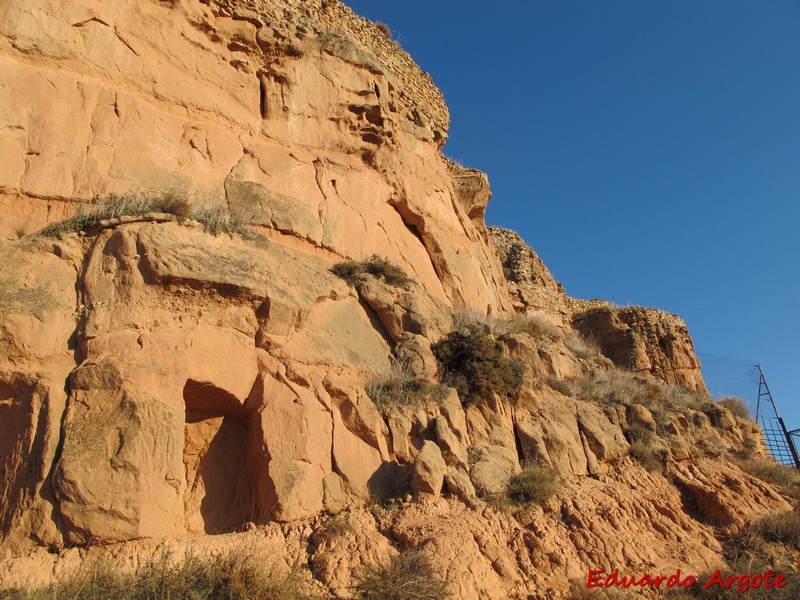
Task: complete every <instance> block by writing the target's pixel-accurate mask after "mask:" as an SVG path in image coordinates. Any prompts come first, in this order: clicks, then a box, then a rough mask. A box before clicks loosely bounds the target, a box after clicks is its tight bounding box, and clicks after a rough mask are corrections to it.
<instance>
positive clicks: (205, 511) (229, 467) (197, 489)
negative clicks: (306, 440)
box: [183, 380, 253, 534]
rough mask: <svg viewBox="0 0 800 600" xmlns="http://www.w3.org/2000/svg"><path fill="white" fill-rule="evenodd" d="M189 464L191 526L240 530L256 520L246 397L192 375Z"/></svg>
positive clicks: (186, 394)
mask: <svg viewBox="0 0 800 600" xmlns="http://www.w3.org/2000/svg"><path fill="white" fill-rule="evenodd" d="M183 398H184V401H185V403H186V424H185V427H184V434H185V437H184V448H183V464H184V469H185V476H186V490H185V492H184V517H185V523H186V529H187V530H188V531H190V532H202V533H207V534H215V533H227V532H231V531H237V530H240V529H241V528H242V526H243V525H244V524H245V523H246V522H248V521H250V520H251V514H252V507H253V486H252V481H251V477H250V470H249V468H248V465H247V445H248V443H249V439H250V436H249V431H248V418H247V414H246V412H245V411H244V409H243V408H242V407H241V404H240V402H239V401H238V400H237V399H236V398H235V397H234V396H232V395H231V394H229V393H228V392H226V391H225V390H222V389H220V388H218V387H216V386H213V385H211V384H209V383H202V382H197V381H192V380H189V381H188V382H187V383H186V385H185V386H184V389H183Z"/></svg>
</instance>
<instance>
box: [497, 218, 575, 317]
mask: <svg viewBox="0 0 800 600" xmlns="http://www.w3.org/2000/svg"><path fill="white" fill-rule="evenodd" d="M489 239H490V240H491V242H492V246H493V247H494V249H495V251H496V252H497V256H498V258H499V259H500V261H501V264H502V265H503V274H504V275H505V277H506V281H507V282H508V288H509V291H510V293H511V297H512V304H513V306H514V309H515V310H516V311H517V312H529V311H546V312H548V313H551V314H556V315H559V316H561V317H562V318H566V317H568V316H569V315H570V313H571V310H570V302H569V298H568V297H567V293H566V291H565V290H564V287H563V286H562V285H561V284H560V283H558V282H557V281H556V280H555V279H554V278H553V275H552V274H551V273H550V270H549V269H548V268H547V266H546V265H545V264H544V263H543V262H542V259H541V258H539V256H538V255H537V254H536V252H535V251H534V249H533V248H531V247H530V246H528V245H527V244H526V243H525V242H524V241H523V240H522V238H521V237H520V236H519V234H517V233H515V232H513V231H510V230H508V229H502V228H500V227H489Z"/></svg>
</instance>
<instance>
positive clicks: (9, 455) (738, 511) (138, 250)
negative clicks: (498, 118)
mask: <svg viewBox="0 0 800 600" xmlns="http://www.w3.org/2000/svg"><path fill="white" fill-rule="evenodd" d="M0 32H2V36H1V37H0V72H2V73H3V77H2V81H0V157H2V160H1V161H0V235H4V236H5V238H3V239H2V240H0V430H1V431H2V432H3V433H2V437H0V473H2V489H0V558H2V563H1V564H2V567H3V568H0V587H3V586H5V587H9V586H16V585H23V584H25V585H31V584H38V583H42V584H43V583H47V582H49V581H51V580H52V579H53V578H57V577H59V576H61V575H63V574H65V573H68V572H70V571H71V570H73V569H75V568H76V567H77V566H78V565H79V564H80V563H81V562H82V561H84V560H85V559H86V558H87V557H88V558H92V557H98V558H100V557H103V558H104V559H106V560H111V561H112V562H114V564H116V565H117V566H118V568H120V569H122V570H126V569H127V570H136V569H137V568H140V567H141V566H142V565H143V564H144V563H145V562H146V561H147V560H149V559H152V558H153V557H158V556H159V553H160V552H163V551H164V549H165V548H167V549H169V550H170V551H172V552H173V553H176V554H181V553H183V552H185V551H187V550H189V549H191V551H192V552H194V553H195V554H196V555H198V556H212V555H216V554H219V553H220V552H224V551H228V550H230V549H232V548H239V549H243V550H244V551H246V552H248V553H251V554H253V555H258V556H263V561H264V564H265V565H266V566H269V567H270V568H272V567H275V568H279V569H284V570H289V569H294V568H305V567H308V565H312V566H313V576H312V574H311V571H308V572H307V579H308V580H309V582H310V583H309V585H312V586H316V587H317V589H318V590H322V591H323V594H326V595H327V596H329V597H335V598H350V597H352V594H353V593H354V592H353V589H354V588H353V585H354V582H355V579H354V577H355V575H356V574H357V573H358V572H359V569H361V568H362V567H372V566H374V565H379V564H386V563H387V562H388V561H389V559H390V557H391V556H392V555H394V554H396V553H397V552H398V551H406V550H410V549H419V550H420V551H422V552H423V553H424V554H425V555H426V556H427V558H428V559H429V560H430V561H431V565H432V568H433V570H434V572H435V573H436V574H437V576H439V577H440V578H442V579H444V580H446V581H447V582H449V587H450V591H451V593H452V596H453V597H457V598H469V599H472V598H482V599H483V598H486V599H494V598H497V599H500V598H545V597H548V598H553V597H555V598H558V597H569V594H570V591H569V590H570V586H571V585H572V584H573V582H575V581H579V580H581V579H582V578H585V577H586V573H587V572H588V571H589V569H593V568H597V567H601V566H611V567H612V568H613V567H614V566H619V567H620V568H623V567H624V568H625V569H626V570H628V571H631V572H634V571H636V572H638V571H642V572H643V571H644V570H649V571H651V572H652V571H653V570H663V571H664V572H672V571H674V569H676V568H681V569H684V570H687V571H692V572H695V573H700V572H703V571H706V570H708V569H711V568H716V567H720V566H724V564H725V560H726V555H725V552H724V548H723V543H724V542H725V539H726V537H727V536H731V535H734V534H736V533H737V532H739V531H741V530H742V528H743V527H745V526H747V524H748V523H749V522H750V521H752V520H753V519H755V518H758V517H760V516H763V515H769V514H772V513H776V512H779V511H785V510H790V509H791V508H792V506H793V504H792V503H793V500H792V499H791V498H789V497H787V496H786V495H785V494H783V495H782V493H781V492H782V491H783V490H781V489H777V488H775V487H774V486H773V485H771V484H769V483H766V482H764V481H762V480H760V479H757V478H756V477H753V476H752V475H750V474H748V473H746V472H745V471H743V470H742V469H741V468H740V467H739V466H737V464H740V463H735V462H733V459H734V458H735V457H736V456H749V457H751V458H752V457H764V456H765V454H766V449H765V447H764V443H763V439H762V437H761V432H760V430H759V428H758V427H757V425H756V424H755V423H753V422H752V421H751V420H749V419H747V418H744V417H743V416H741V415H735V414H733V413H732V412H731V411H730V410H728V408H726V407H725V406H724V405H721V404H718V403H714V402H712V401H711V400H710V399H709V398H708V397H707V392H706V390H705V386H704V384H703V381H702V377H701V375H700V370H699V369H700V366H699V362H698V361H697V358H696V356H695V354H694V348H693V345H692V341H691V338H690V337H689V334H688V330H687V328H686V325H685V323H683V321H682V320H681V319H680V318H678V317H676V316H674V315H670V314H668V313H665V312H663V311H657V310H653V309H641V308H615V307H612V306H610V305H608V304H607V303H602V302H589V303H587V302H584V301H579V300H575V299H573V298H569V297H568V296H567V294H566V292H565V291H564V289H563V288H562V287H561V286H560V285H559V284H558V283H557V282H556V281H555V280H554V279H553V277H552V275H551V274H550V273H549V271H548V270H547V268H546V267H545V266H544V264H543V263H542V262H541V260H539V258H538V256H536V254H535V252H534V251H533V250H532V249H531V248H530V247H529V246H527V244H525V242H523V241H522V240H521V239H520V238H519V236H517V235H516V234H514V233H513V232H510V231H507V230H502V229H497V228H487V227H486V226H485V224H484V213H485V209H486V205H487V203H488V201H489V198H490V196H491V193H490V190H489V184H488V178H487V176H486V175H485V174H483V173H481V172H480V171H477V170H473V169H466V168H463V167H460V166H458V165H455V164H453V163H452V162H450V161H448V160H447V159H446V158H444V157H443V156H442V154H441V151H440V149H441V147H442V145H443V143H444V141H445V140H446V138H447V128H448V120H449V117H448V110H447V107H446V105H445V103H444V100H443V98H442V95H441V93H440V92H439V90H438V89H437V88H436V87H435V85H434V84H433V82H432V81H431V78H430V77H429V76H428V75H427V74H425V73H423V72H422V71H421V70H420V69H419V68H418V67H417V66H416V65H415V64H414V62H413V61H412V60H411V58H410V57H409V56H408V55H407V54H406V53H405V52H404V51H403V50H402V49H400V48H399V47H398V46H397V45H396V44H394V43H393V42H392V41H391V40H390V39H389V38H387V36H386V35H385V34H384V33H383V32H382V31H381V30H380V29H379V28H378V27H376V26H375V25H374V24H372V23H369V22H368V21H365V20H363V19H361V18H359V17H357V16H355V15H354V14H353V13H352V12H351V11H350V10H349V9H348V8H346V7H345V6H344V5H342V4H341V3H339V2H337V1H334V0H312V1H303V2H301V1H299V0H284V1H281V2H277V1H272V0H240V1H234V0H227V1H223V0H206V1H200V0H172V1H169V2H164V1H157V0H138V1H136V2H134V1H132V0H119V1H115V2H101V1H99V0H93V1H92V0H76V1H74V2H56V1H55V0H25V1H22V0H6V1H5V2H3V3H2V4H0ZM98 198H99V199H101V200H102V201H101V202H100V203H99V204H98V203H97V202H95V200H96V199H98ZM159 199H161V200H159ZM164 199H171V202H172V205H171V206H173V208H174V207H176V206H179V205H181V202H185V201H188V203H189V205H187V206H184V207H183V208H182V209H180V210H177V209H175V210H173V209H170V211H171V212H176V213H178V214H165V213H163V212H160V211H158V210H156V209H152V210H146V211H145V210H140V211H138V212H136V211H133V213H132V214H122V215H121V216H120V214H117V213H114V215H111V216H109V215H105V216H104V217H103V218H101V217H97V218H96V219H95V220H93V221H92V220H88V217H86V213H87V212H90V211H92V210H93V209H96V208H97V207H98V206H105V207H108V206H110V205H111V204H113V203H115V202H116V203H117V204H116V205H115V206H117V207H119V206H123V205H124V206H128V210H129V212H130V207H131V206H134V205H136V202H140V201H147V202H149V201H150V200H153V201H154V202H155V204H156V205H158V206H160V207H162V208H163V207H164V206H165V204H164ZM176 199H177V200H176ZM126 202H127V203H128V204H125V203H126ZM159 202H161V204H159ZM103 203H105V204H103ZM120 210H121V212H122V213H124V210H123V209H120ZM76 213H78V214H82V215H84V217H82V218H84V219H85V220H83V221H80V222H79V221H72V222H71V225H69V224H67V225H62V226H60V230H58V229H57V228H53V227H52V224H53V223H55V222H58V221H60V220H62V219H66V218H68V217H71V216H73V215H75V214H76ZM209 215H211V216H212V217H213V218H212V217H209ZM215 215H216V216H215ZM229 222H232V223H234V225H231V226H230V227H228V226H227V225H225V224H226V223H229ZM215 223H216V224H215ZM219 223H222V224H223V225H220V224H219ZM47 224H51V228H50V230H49V232H47V231H46V232H44V233H36V232H37V231H38V230H40V229H41V228H42V227H44V226H45V225H47ZM226 228H227V229H226ZM220 229H222V230H223V231H222V233H220V231H219V230H220ZM226 231H227V233H226ZM243 232H244V233H246V235H244V236H243V235H240V234H241V233H243ZM373 256H374V257H373ZM371 257H373V258H371ZM400 270H401V271H402V272H403V273H405V276H401V274H400ZM452 332H456V333H459V332H460V334H462V336H467V335H468V334H469V335H474V336H476V337H477V338H479V341H480V342H481V343H482V344H484V345H483V346H482V347H483V348H488V349H489V350H487V352H493V354H491V356H490V358H491V361H490V360H489V358H487V359H486V361H485V364H489V363H490V362H491V364H493V365H495V364H503V365H506V367H507V371H506V372H505V373H506V377H507V379H510V378H512V376H513V377H517V378H519V385H518V386H516V385H515V386H510V387H509V389H510V390H511V391H507V390H506V388H502V389H503V390H504V391H503V392H502V393H496V392H495V391H494V390H492V389H491V388H487V387H485V386H483V387H480V388H479V389H480V390H481V391H480V392H479V393H477V392H476V393H471V394H469V395H467V394H465V393H464V387H463V386H465V385H467V386H471V385H473V384H476V385H477V383H480V382H479V381H478V380H479V379H481V378H482V377H483V375H485V373H482V372H481V373H477V374H476V372H469V373H468V374H467V375H466V376H465V377H466V379H462V380H460V381H459V380H457V379H453V378H452V377H451V378H448V377H445V378H444V379H443V377H442V376H443V375H446V374H445V373H444V372H443V367H442V364H443V363H442V362H441V361H442V352H443V350H442V348H443V347H444V346H442V345H441V344H438V343H439V342H442V341H443V340H445V341H446V340H452V339H454V338H453V337H452ZM476 332H477V333H476ZM487 340H488V341H487ZM473 341H474V340H473ZM476 343H477V342H476ZM487 356H488V355H487ZM508 359H515V361H516V362H509V361H508ZM492 361H494V362H492ZM504 361H505V362H504ZM450 375H451V376H452V373H451V374H450ZM485 379H486V380H487V381H489V380H490V379H491V378H490V377H489V376H487V377H486V378H485ZM481 380H482V379H481ZM398 381H401V382H405V383H404V384H403V385H405V386H406V387H405V388H402V389H403V390H404V391H403V393H404V394H405V396H402V398H401V399H400V400H397V399H396V398H395V397H392V398H393V399H392V398H390V400H383V401H382V400H381V399H382V398H389V396H381V394H390V393H391V392H392V390H393V389H395V388H392V387H391V386H392V385H394V384H396V382H398ZM392 382H394V384H393V383H392ZM465 382H466V383H465ZM476 382H477V383H476ZM484 383H485V382H484ZM448 384H449V385H448ZM486 385H488V384H486ZM493 385H497V382H495V384H493ZM511 388H513V389H511ZM409 389H410V390H412V391H411V392H409V391H408V390H409ZM469 389H470V390H472V389H473V388H469ZM497 389H500V388H497ZM458 390H461V394H459V391H458ZM506 392H507V393H506ZM411 397H413V398H414V402H411V401H410V400H409V398H411ZM533 466H536V468H537V469H542V470H545V471H547V472H548V473H550V474H551V476H552V477H553V478H554V482H555V483H554V485H555V488H556V489H555V491H554V494H553V495H552V497H549V498H548V499H546V500H544V501H543V502H542V504H541V505H540V504H528V505H526V508H525V509H524V510H522V509H519V510H511V509H508V508H505V507H503V505H502V501H501V499H502V498H504V497H505V494H506V493H507V490H508V489H509V482H510V481H511V480H512V478H513V477H514V476H515V475H518V474H520V473H521V472H524V473H529V472H530V469H531V468H532V467H533ZM387 502H388V503H390V507H391V508H388V509H387V508H385V507H383V506H384V504H385V503H387ZM334 515H336V516H335V517H334ZM342 521H346V523H347V526H346V527H343V526H341V525H340V530H341V531H340V532H341V535H339V536H338V537H333V536H331V534H330V533H329V532H330V527H331V526H330V523H332V522H336V523H341V522H342ZM326 528H328V529H326ZM326 531H327V532H328V533H326ZM793 560H794V559H793Z"/></svg>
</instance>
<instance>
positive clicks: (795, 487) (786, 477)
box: [736, 458, 800, 501]
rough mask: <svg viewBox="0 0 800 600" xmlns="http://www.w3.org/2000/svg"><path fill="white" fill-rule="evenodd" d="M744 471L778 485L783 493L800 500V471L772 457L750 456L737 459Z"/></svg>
mask: <svg viewBox="0 0 800 600" xmlns="http://www.w3.org/2000/svg"><path fill="white" fill-rule="evenodd" d="M736 464H737V465H738V466H739V468H740V469H742V471H744V472H746V473H750V475H752V476H754V477H758V478H759V479H761V480H762V481H766V482H767V483H771V484H772V485H774V486H776V487H777V488H778V489H779V490H780V491H781V493H783V494H785V495H786V496H789V497H790V498H793V499H794V500H798V501H800V472H798V470H797V469H794V468H792V467H787V466H785V465H781V464H779V463H777V462H775V461H774V460H772V459H770V458H749V459H744V460H738V461H736Z"/></svg>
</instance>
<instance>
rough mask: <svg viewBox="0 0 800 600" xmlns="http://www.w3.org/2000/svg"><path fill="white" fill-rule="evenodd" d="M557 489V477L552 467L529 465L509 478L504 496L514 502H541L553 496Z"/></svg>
mask: <svg viewBox="0 0 800 600" xmlns="http://www.w3.org/2000/svg"><path fill="white" fill-rule="evenodd" d="M557 489H558V477H557V475H556V472H555V471H553V469H551V468H549V467H540V466H531V467H527V468H525V469H523V470H522V471H521V472H520V473H517V474H516V475H514V476H513V477H512V478H511V480H510V481H509V482H508V488H507V489H506V496H507V497H508V499H509V500H510V501H511V502H514V503H516V504H528V503H536V504H543V503H544V502H547V501H548V500H549V499H550V498H552V497H553V495H554V494H555V493H556V491H557Z"/></svg>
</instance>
